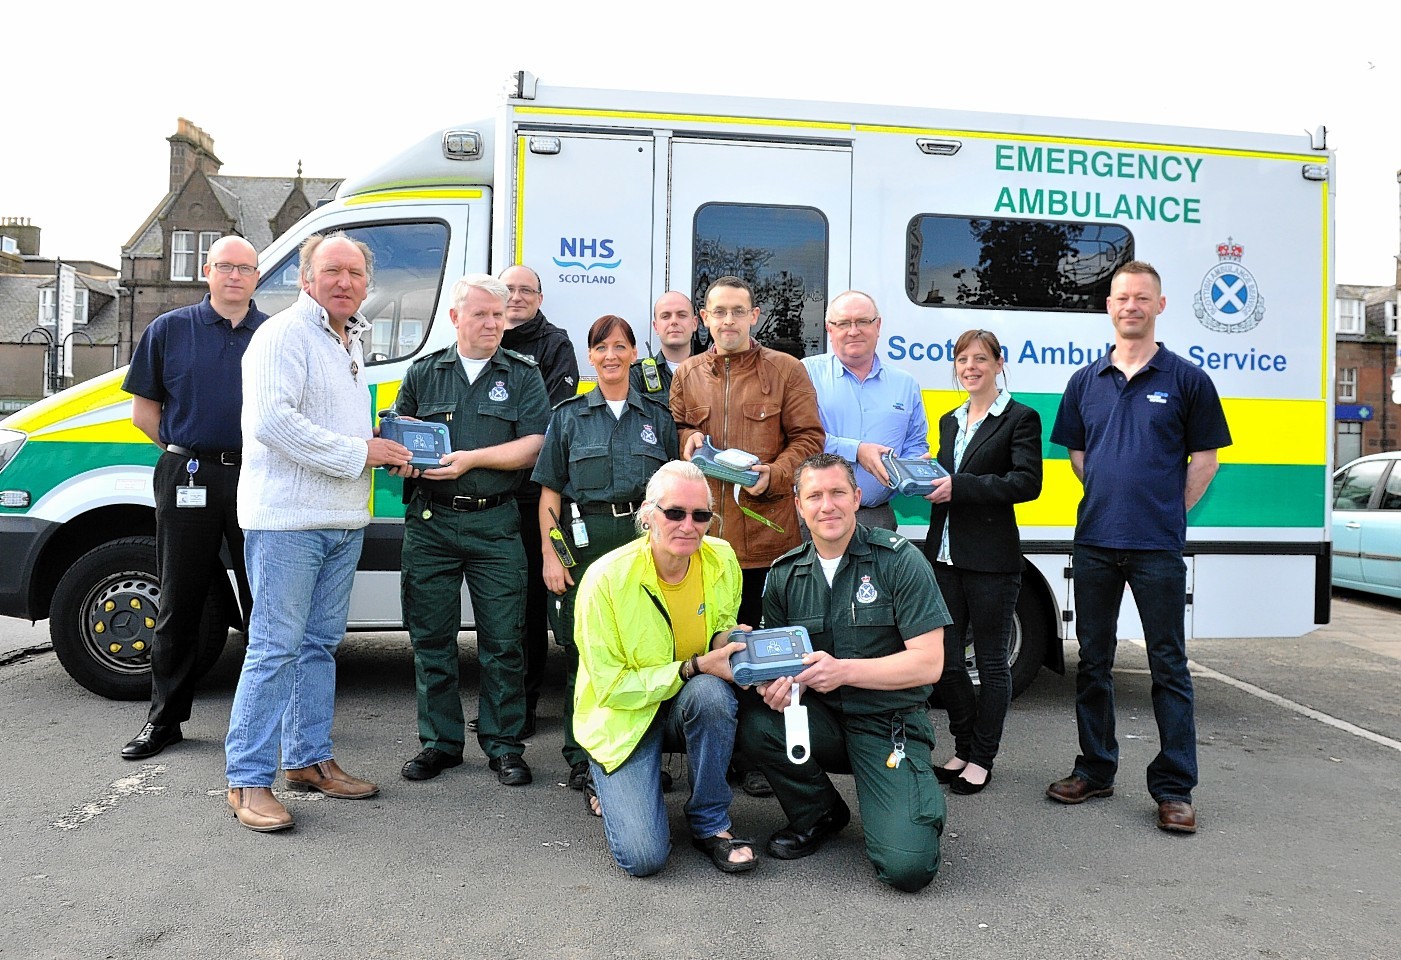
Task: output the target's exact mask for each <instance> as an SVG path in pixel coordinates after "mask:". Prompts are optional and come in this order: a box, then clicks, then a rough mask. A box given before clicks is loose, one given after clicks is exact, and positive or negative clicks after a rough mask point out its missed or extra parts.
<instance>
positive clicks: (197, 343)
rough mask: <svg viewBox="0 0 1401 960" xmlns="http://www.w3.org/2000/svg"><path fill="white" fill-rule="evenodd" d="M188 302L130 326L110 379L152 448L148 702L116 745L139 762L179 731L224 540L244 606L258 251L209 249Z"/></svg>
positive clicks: (238, 243)
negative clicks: (125, 365) (152, 618)
mask: <svg viewBox="0 0 1401 960" xmlns="http://www.w3.org/2000/svg"><path fill="white" fill-rule="evenodd" d="M204 276H205V279H206V281H207V282H208V284H209V293H208V295H206V296H205V298H204V300H203V301H201V302H200V303H197V304H194V305H193V306H189V307H181V308H180V309H179V310H172V311H171V312H169V313H165V314H162V315H161V316H159V317H157V318H156V319H155V320H154V321H152V323H151V325H150V326H149V327H147V328H146V332H145V333H143V334H142V335H141V340H140V341H139V342H138V343H137V345H136V351H135V353H134V354H133V356H132V358H131V368H130V369H129V370H128V371H127V375H126V380H125V381H124V382H123V383H122V389H123V390H125V391H127V392H128V393H130V394H131V395H132V397H131V421H132V423H134V424H135V425H136V427H137V429H139V430H140V431H141V432H142V433H144V434H146V436H148V437H150V438H151V442H152V443H154V444H155V445H156V446H158V447H160V448H161V449H162V451H164V452H163V453H161V456H160V459H159V460H157V461H156V472H155V476H154V478H153V479H152V488H153V491H154V493H155V500H156V573H157V574H158V575H159V576H160V579H161V601H160V610H159V612H158V613H157V614H156V628H155V629H156V633H155V642H154V645H153V647H152V649H151V709H150V712H149V713H148V714H147V717H146V725H145V726H143V727H142V728H141V732H140V733H138V734H137V735H136V737H135V738H134V739H133V740H131V742H129V743H128V744H127V745H126V746H124V747H122V756H123V757H124V758H126V759H127V760H144V759H145V758H147V757H153V756H155V755H156V754H158V753H160V752H161V751H162V750H164V749H165V748H166V747H168V746H170V745H171V744H173V743H179V742H180V740H181V733H180V724H182V723H184V722H185V721H186V720H188V719H190V705H191V702H192V701H193V699H194V690H195V683H196V682H197V681H198V680H199V676H198V674H197V663H198V659H199V623H200V618H201V616H202V615H203V613H204V605H205V598H206V597H207V596H208V595H209V589H210V587H211V586H212V585H213V583H214V578H215V577H216V576H222V575H223V570H224V568H223V564H222V563H221V562H220V560H219V548H220V546H221V545H222V544H223V543H224V541H226V540H227V541H228V545H229V556H230V557H231V558H232V559H233V565H234V575H235V577H236V578H237V580H238V589H239V594H240V597H241V598H242V601H243V606H244V610H247V609H248V607H249V597H250V596H251V594H250V593H249V590H248V576H247V574H246V573H245V571H244V565H243V531H242V530H241V529H240V528H239V525H238V515H237V501H238V472H239V463H240V460H241V453H240V451H241V450H242V448H243V435H242V433H241V431H240V429H239V415H240V413H241V412H242V409H243V386H242V385H243V367H242V362H243V352H244V351H245V350H246V349H247V348H248V343H249V341H251V340H252V339H253V331H254V330H256V329H258V325H259V324H261V323H262V322H263V321H264V320H266V319H267V314H265V313H263V312H262V311H260V310H259V309H258V308H257V306H256V305H255V304H254V303H253V290H254V288H256V287H257V286H258V252H257V251H256V250H254V249H253V245H252V244H250V243H249V242H248V241H247V240H244V239H243V238H242V237H234V236H230V237H224V238H222V239H220V240H218V241H216V242H215V243H214V245H213V246H212V247H210V248H209V257H208V262H206V263H205V264H204Z"/></svg>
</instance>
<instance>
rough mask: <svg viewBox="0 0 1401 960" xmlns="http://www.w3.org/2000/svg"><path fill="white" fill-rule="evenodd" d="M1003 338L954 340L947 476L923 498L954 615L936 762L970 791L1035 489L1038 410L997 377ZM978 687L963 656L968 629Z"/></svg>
mask: <svg viewBox="0 0 1401 960" xmlns="http://www.w3.org/2000/svg"><path fill="white" fill-rule="evenodd" d="M999 374H1002V375H1003V382H1004V383H1005V382H1006V376H1005V373H1004V371H1003V359H1002V345H1001V344H1000V343H998V341H997V337H996V335H994V334H993V333H991V332H989V331H987V330H969V331H967V332H966V333H964V334H963V335H962V336H960V337H959V338H958V341H957V343H955V344H954V378H955V379H956V380H957V382H958V384H959V386H961V387H963V389H965V390H967V391H968V399H967V401H965V402H964V403H963V404H962V405H961V406H959V407H957V408H956V409H954V410H951V411H949V412H948V413H946V414H945V415H944V416H943V417H942V418H941V419H940V420H939V454H938V460H939V463H940V465H942V466H943V468H944V469H945V470H947V471H948V472H949V474H950V475H949V476H948V477H946V478H944V479H942V480H940V481H938V482H937V483H936V484H935V486H934V490H933V492H931V493H930V494H929V495H928V496H927V497H926V498H925V499H927V500H928V501H929V502H930V503H931V504H933V508H932V509H931V511H930V516H929V533H928V535H927V536H926V537H925V541H924V553H925V556H927V557H928V558H929V562H930V563H931V564H933V566H934V576H935V578H936V579H937V580H938V582H939V589H940V591H942V592H943V594H944V602H945V603H946V604H947V605H948V608H949V614H950V615H951V616H952V617H953V623H952V624H950V625H949V626H947V627H945V628H944V674H943V676H942V677H941V678H940V680H939V693H940V695H941V696H942V697H943V701H944V706H945V707H946V708H947V709H948V712H949V731H950V732H951V733H952V734H953V740H954V755H953V757H952V758H951V759H950V760H949V761H948V762H947V763H946V764H945V765H944V766H942V767H936V768H935V772H936V774H937V775H938V778H939V781H940V782H941V783H947V784H948V785H949V789H950V790H951V791H952V792H954V793H960V794H971V793H977V792H979V791H980V790H982V789H983V788H984V787H986V786H987V785H988V782H989V781H990V780H991V779H992V762H993V760H994V758H995V757H996V756H997V748H998V745H999V743H1000V742H1001V740H1002V725H1003V721H1004V720H1005V719H1006V717H1007V707H1008V706H1009V705H1010V704H1011V702H1012V672H1011V669H1010V668H1009V666H1008V663H1007V659H1008V656H1009V654H1010V650H1011V642H1012V614H1013V611H1014V610H1015V609H1016V606H1017V594H1018V593H1019V592H1020V590H1021V583H1022V573H1021V570H1022V546H1021V537H1020V536H1019V535H1018V533H1017V518H1016V515H1015V514H1014V512H1013V510H1012V505H1013V504H1014V503H1023V502H1025V501H1028V500H1035V499H1036V498H1037V497H1038V496H1040V494H1041V417H1040V415H1039V414H1037V412H1036V411H1035V410H1033V409H1032V408H1031V407H1028V406H1027V405H1026V404H1024V403H1018V402H1017V401H1016V400H1013V399H1012V395H1011V394H1010V393H1008V392H1007V391H1006V390H1003V389H1001V388H999V387H998V385H997V377H998V375H999ZM970 633H971V635H972V641H973V658H974V661H975V662H976V663H977V665H978V678H979V681H980V683H981V686H982V690H981V692H980V693H976V692H975V691H974V689H973V681H972V679H971V678H970V677H969V676H968V671H967V668H966V667H965V666H964V662H963V656H964V648H965V644H966V643H967V638H968V636H969V634H970Z"/></svg>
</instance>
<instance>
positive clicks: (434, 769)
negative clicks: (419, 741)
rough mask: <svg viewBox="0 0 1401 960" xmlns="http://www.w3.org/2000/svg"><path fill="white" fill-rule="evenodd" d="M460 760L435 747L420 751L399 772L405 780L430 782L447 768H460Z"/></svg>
mask: <svg viewBox="0 0 1401 960" xmlns="http://www.w3.org/2000/svg"><path fill="white" fill-rule="evenodd" d="M461 763H462V758H461V757H458V756H454V755H453V754H451V753H447V752H446V751H443V750H439V749H438V748H437V747H427V748H426V749H423V750H420V751H419V752H418V756H416V757H414V758H413V759H412V760H409V761H407V762H406V763H405V764H404V767H403V769H401V770H400V771H399V773H401V774H402V775H403V777H404V779H405V780H432V779H433V778H434V777H436V776H437V775H438V774H440V773H442V772H443V771H444V770H446V769H448V768H449V767H456V766H460V765H461Z"/></svg>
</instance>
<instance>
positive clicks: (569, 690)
mask: <svg viewBox="0 0 1401 960" xmlns="http://www.w3.org/2000/svg"><path fill="white" fill-rule="evenodd" d="M584 525H585V526H587V527H588V530H589V545H588V546H587V547H579V546H575V545H574V542H573V541H572V540H571V539H570V535H569V531H568V529H566V530H565V534H564V537H565V540H566V541H567V542H568V543H569V552H570V553H572V554H573V555H574V561H575V565H574V566H573V567H570V568H569V575H570V576H571V577H573V578H574V585H573V586H571V587H569V588H568V589H566V590H565V591H564V593H563V594H561V595H560V596H554V595H551V596H550V602H549V614H550V629H551V630H553V631H554V633H555V643H557V644H559V646H560V647H562V648H563V650H564V669H565V674H564V747H563V749H561V751H560V752H561V753H563V754H564V760H565V762H566V763H568V764H569V765H570V766H571V767H572V766H574V764H576V763H580V762H582V761H585V760H587V759H588V758H589V755H588V754H587V753H585V752H584V748H583V747H581V746H579V741H577V740H575V739H574V680H575V678H576V677H577V676H578V674H579V648H578V647H577V646H576V645H575V643H574V601H575V598H576V597H577V596H578V594H579V582H580V581H581V580H583V579H584V571H585V570H587V569H588V568H589V566H590V565H591V564H592V563H593V562H594V561H595V560H597V559H598V558H599V557H601V556H603V555H604V554H605V553H607V552H608V551H610V550H616V549H617V548H618V547H621V546H622V545H623V544H625V543H627V542H628V541H630V540H633V539H635V538H636V537H638V536H639V534H638V533H637V531H636V528H635V527H634V526H633V518H632V517H630V516H628V517H614V516H612V515H611V514H606V513H605V514H592V515H590V516H586V517H584Z"/></svg>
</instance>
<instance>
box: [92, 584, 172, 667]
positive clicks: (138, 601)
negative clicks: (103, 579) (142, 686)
mask: <svg viewBox="0 0 1401 960" xmlns="http://www.w3.org/2000/svg"><path fill="white" fill-rule="evenodd" d="M159 599H160V589H159V588H158V587H156V586H155V585H154V584H152V583H149V582H147V581H144V580H141V579H137V578H130V577H129V578H125V579H122V580H118V581H114V582H112V583H109V584H108V585H107V586H106V587H104V588H103V589H101V590H99V591H98V592H97V594H96V596H95V597H94V598H93V603H92V606H91V607H90V608H89V611H88V628H89V630H90V636H91V637H92V642H93V644H94V646H96V648H97V649H98V650H99V651H101V653H102V654H103V655H104V656H106V657H108V658H110V659H113V660H125V661H139V662H142V663H144V662H147V661H149V660H150V658H151V644H152V643H153V641H154V640H155V636H156V617H157V615H158V614H159V613H160V605H159V602H158V601H159Z"/></svg>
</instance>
